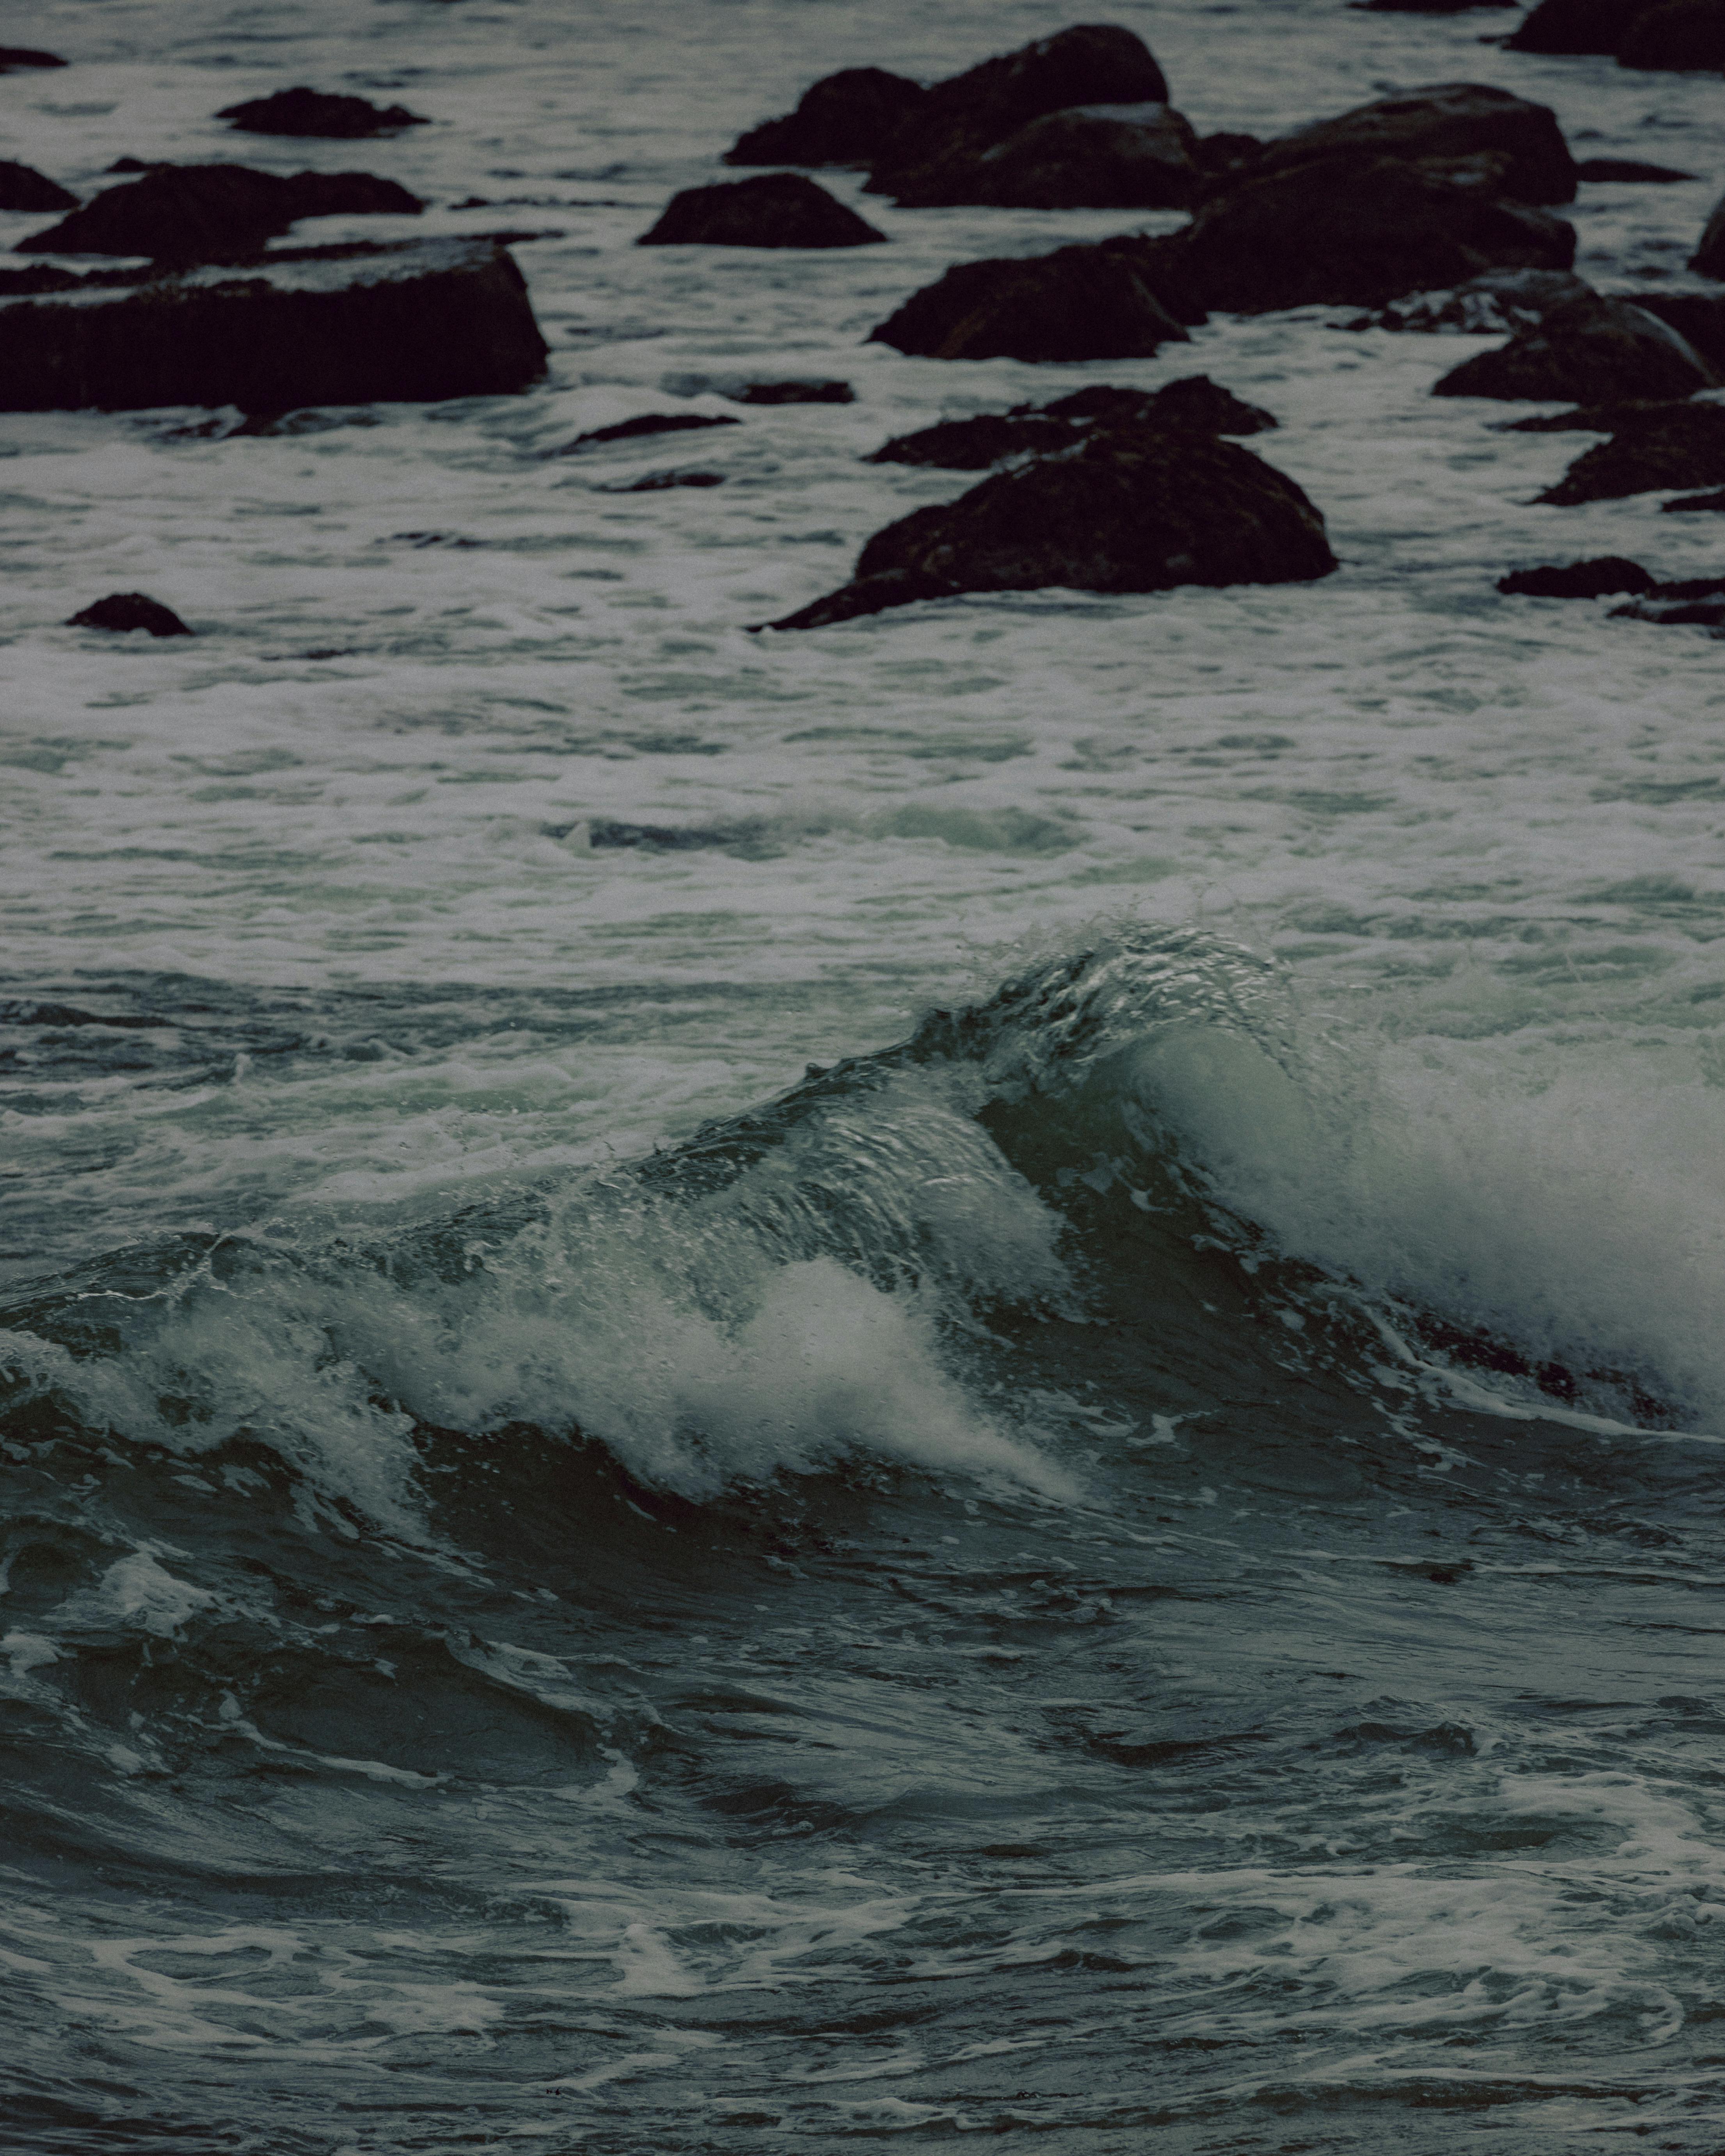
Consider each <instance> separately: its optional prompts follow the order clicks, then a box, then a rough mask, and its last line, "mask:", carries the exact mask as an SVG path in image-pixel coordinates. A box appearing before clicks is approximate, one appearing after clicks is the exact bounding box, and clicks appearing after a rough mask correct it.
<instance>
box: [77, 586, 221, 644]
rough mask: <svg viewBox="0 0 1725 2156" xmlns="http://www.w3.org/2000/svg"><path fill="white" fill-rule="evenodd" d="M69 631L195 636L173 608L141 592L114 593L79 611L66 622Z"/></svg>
mask: <svg viewBox="0 0 1725 2156" xmlns="http://www.w3.org/2000/svg"><path fill="white" fill-rule="evenodd" d="M66 626H67V628H68V629H114V630H116V631H118V632H119V633H120V634H125V633H126V631H128V630H130V629H142V630H143V631H144V632H145V633H146V634H147V635H150V636H191V635H193V634H195V632H194V631H193V630H192V629H187V626H186V624H185V623H184V622H182V620H181V619H180V617H179V616H178V615H177V613H175V612H174V610H173V608H172V607H165V606H163V604H162V602H161V600H160V599H152V598H150V597H149V596H148V595H147V593H143V592H113V593H110V594H109V596H108V597H107V598H105V599H98V600H97V601H96V602H95V605H94V606H87V607H85V608H81V609H80V611H79V612H78V613H74V615H73V616H72V617H71V619H69V621H68V622H67V624H66Z"/></svg>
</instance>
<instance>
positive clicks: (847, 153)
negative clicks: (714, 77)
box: [724, 67, 925, 165]
mask: <svg viewBox="0 0 1725 2156" xmlns="http://www.w3.org/2000/svg"><path fill="white" fill-rule="evenodd" d="M924 95H925V93H924V91H923V88H922V84H921V83H920V82H912V81H911V80H910V78H909V77H908V76H907V75H901V74H888V73H887V71H886V69H885V68H872V67H865V68H841V69H839V72H838V74H829V75H825V76H823V77H822V79H821V80H820V81H819V82H817V83H815V84H814V85H811V87H810V88H809V89H808V90H804V91H803V96H802V100H801V102H800V103H799V104H798V106H797V109H796V110H795V111H794V112H790V113H787V114H786V115H785V116H784V118H783V119H782V120H763V121H762V123H761V125H760V126H758V127H752V128H750V130H749V131H748V132H747V134H746V135H740V136H738V137H737V141H735V142H734V143H733V144H732V146H731V147H730V148H729V149H728V150H727V151H726V152H725V157H724V162H726V164H727V165H867V164H870V163H871V162H873V160H874V159H875V157H876V156H878V155H879V153H880V151H881V150H882V149H883V148H884V147H885V146H886V143H887V142H888V141H890V140H891V136H892V135H893V133H894V131H896V129H898V128H900V127H902V126H904V124H905V122H906V121H907V120H908V119H909V118H910V117H911V114H912V113H913V112H914V111H915V110H916V108H917V106H918V105H921V104H922V99H923V96H924Z"/></svg>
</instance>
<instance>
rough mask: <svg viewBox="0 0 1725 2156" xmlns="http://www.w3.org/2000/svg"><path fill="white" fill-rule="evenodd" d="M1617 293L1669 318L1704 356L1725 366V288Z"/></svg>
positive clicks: (1716, 365) (1656, 313) (1663, 320)
mask: <svg viewBox="0 0 1725 2156" xmlns="http://www.w3.org/2000/svg"><path fill="white" fill-rule="evenodd" d="M1617 296H1618V297H1619V298H1620V299H1622V300H1631V301H1633V303H1634V304H1635V305H1636V306H1638V307H1643V308H1645V310H1646V311H1647V312H1648V313H1649V314H1650V315H1657V316H1658V317H1659V319H1660V320H1661V321H1662V322H1669V323H1670V324H1671V327H1672V328H1673V329H1674V330H1675V331H1676V332H1677V334H1678V336H1681V337H1686V338H1687V339H1688V341H1689V342H1690V343H1691V344H1692V345H1693V346H1695V349H1696V350H1697V352H1699V353H1700V354H1701V356H1702V358H1703V359H1705V360H1707V361H1709V362H1711V363H1712V365H1713V366H1715V367H1725V292H1620V293H1619V294H1618V295H1617Z"/></svg>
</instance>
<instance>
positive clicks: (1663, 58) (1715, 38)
mask: <svg viewBox="0 0 1725 2156" xmlns="http://www.w3.org/2000/svg"><path fill="white" fill-rule="evenodd" d="M1617 64H1618V65H1619V67H1626V68H1650V69H1668V70H1670V71H1671V72H1672V73H1678V72H1681V71H1686V70H1694V71H1696V72H1699V71H1701V70H1702V69H1706V70H1707V72H1708V73H1710V74H1718V73H1719V72H1720V70H1721V69H1725V7H1722V6H1721V5H1720V0H1660V4H1659V5H1658V6H1656V7H1652V8H1644V9H1643V10H1642V11H1641V12H1640V13H1638V14H1637V15H1636V16H1635V19H1634V20H1633V21H1632V22H1631V23H1630V26H1629V28H1628V29H1627V30H1626V31H1625V33H1624V37H1623V42H1622V43H1621V44H1620V45H1619V46H1618V48H1617Z"/></svg>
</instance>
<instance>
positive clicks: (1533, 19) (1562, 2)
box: [1505, 0, 1651, 54]
mask: <svg viewBox="0 0 1725 2156" xmlns="http://www.w3.org/2000/svg"><path fill="white" fill-rule="evenodd" d="M1650 5H1651V0H1539V5H1538V7H1537V8H1534V10H1533V12H1532V13H1531V14H1530V15H1529V16H1528V17H1527V19H1526V21H1525V22H1523V23H1522V24H1521V26H1520V28H1518V29H1517V31H1516V32H1515V33H1514V34H1513V36H1512V37H1510V38H1507V39H1506V41H1505V42H1506V44H1507V48H1508V49H1509V50H1510V51H1511V52H1512V53H1565V54H1577V53H1615V51H1616V50H1617V48H1618V46H1619V45H1620V44H1621V43H1622V41H1623V38H1624V36H1625V33H1626V32H1627V30H1628V28H1629V27H1630V23H1632V22H1633V21H1634V20H1635V17H1636V16H1637V15H1639V14H1641V13H1644V12H1645V10H1646V8H1648V7H1649V6H1650Z"/></svg>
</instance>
